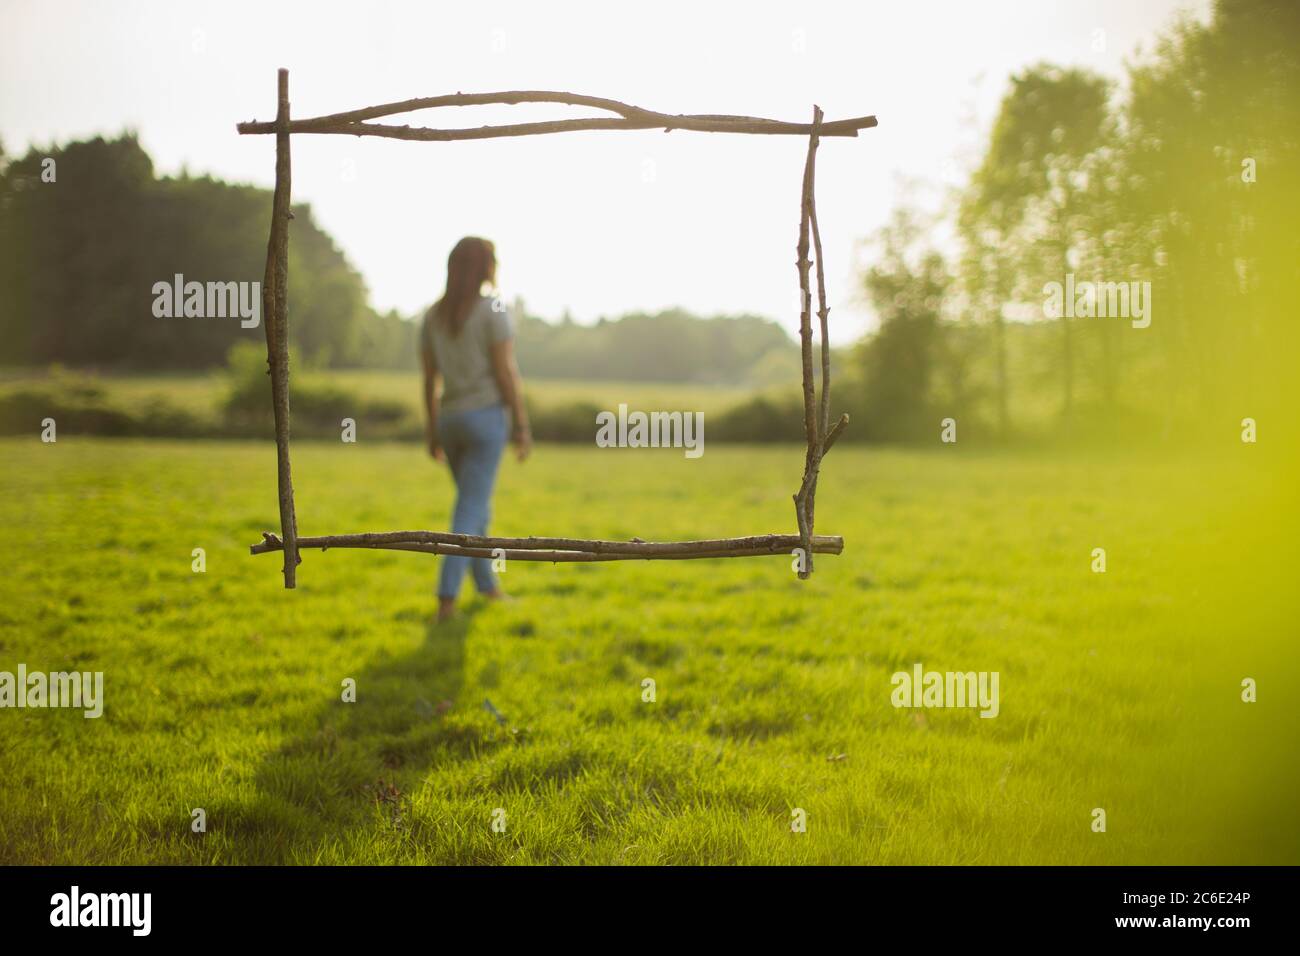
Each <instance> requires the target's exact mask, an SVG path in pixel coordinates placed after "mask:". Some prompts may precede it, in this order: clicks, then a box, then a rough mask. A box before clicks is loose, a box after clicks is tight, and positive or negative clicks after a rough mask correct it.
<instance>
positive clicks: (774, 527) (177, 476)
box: [0, 436, 1300, 864]
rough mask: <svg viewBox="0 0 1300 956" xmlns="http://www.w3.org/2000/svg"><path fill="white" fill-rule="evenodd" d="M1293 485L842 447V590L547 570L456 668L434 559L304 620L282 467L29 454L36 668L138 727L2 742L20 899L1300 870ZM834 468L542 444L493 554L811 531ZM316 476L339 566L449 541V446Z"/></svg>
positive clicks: (56, 723) (35, 448)
mask: <svg viewBox="0 0 1300 956" xmlns="http://www.w3.org/2000/svg"><path fill="white" fill-rule="evenodd" d="M1264 451H1265V449H1264V447H1263V446H1260V447H1258V448H1257V447H1251V446H1243V445H1241V444H1240V443H1235V442H1233V441H1228V442H1227V443H1226V444H1225V447H1224V449H1223V450H1222V451H1221V452H1220V453H1216V454H1215V455H1214V456H1213V457H1212V458H1211V457H1208V456H1207V458H1206V459H1205V460H1199V459H1198V460H1192V459H1189V458H1186V457H1183V456H1175V455H1172V454H1166V455H1162V456H1158V457H1157V456H1154V455H1151V456H1140V455H1139V456H1132V455H1130V456H1126V457H1124V458H1119V457H1116V458H1115V459H1111V460H1105V459H1097V458H1095V457H1092V458H1084V457H1082V456H1081V457H1079V458H1077V459H1069V458H1060V457H1047V456H1042V457H1038V456H1033V455H1020V456H1018V457H1012V456H1010V455H990V456H981V455H977V454H973V453H970V452H968V451H962V452H960V453H959V452H957V451H956V449H946V450H945V451H944V452H942V453H941V452H939V451H937V450H936V451H934V452H894V451H876V450H867V449H862V448H854V447H843V448H837V449H836V450H835V451H834V452H833V453H832V454H831V455H830V457H829V458H828V460H827V462H826V466H825V469H826V470H825V472H824V477H823V482H822V490H821V492H820V494H819V498H818V504H819V507H818V509H817V515H818V530H819V531H821V532H823V533H828V534H842V535H843V536H844V537H845V539H846V550H845V553H844V554H843V555H842V556H838V557H833V556H821V557H819V558H818V563H817V569H816V573H815V574H814V576H813V577H812V579H811V580H810V581H808V582H799V581H798V580H796V578H795V576H794V574H793V573H792V572H791V568H790V560H789V559H788V558H764V559H747V560H733V561H701V562H658V563H640V562H636V563H632V562H626V563H611V564H602V565H585V566H583V565H578V566H565V565H560V566H551V565H545V564H531V563H530V564H522V563H516V564H512V565H511V566H510V567H509V568H508V570H507V572H506V574H505V576H504V578H503V581H504V583H505V585H506V587H507V588H508V590H510V591H511V592H512V593H513V594H514V595H515V596H516V597H517V598H518V600H517V601H515V602H513V603H510V604H505V605H492V606H485V605H481V604H478V603H477V602H475V601H470V602H469V603H468V605H467V613H466V615H465V616H464V617H463V619H462V620H461V621H460V622H459V623H458V624H456V625H453V626H451V627H447V628H443V629H438V628H434V627H431V626H430V623H429V621H430V617H431V614H432V612H433V609H434V598H433V596H432V583H433V579H434V574H435V569H436V560H435V559H433V558H431V557H428V556H424V555H414V554H400V553H379V552H360V551H332V552H329V553H324V554H322V553H320V552H308V553H307V554H305V556H304V562H303V564H302V567H301V568H300V570H299V586H298V589H297V590H296V591H293V592H286V591H284V590H283V589H282V588H281V587H280V572H279V556H278V555H267V556H260V557H251V556H250V555H249V554H248V546H249V545H250V544H251V543H253V542H254V541H256V540H257V539H258V537H259V533H260V532H261V531H263V530H267V529H274V528H276V527H277V525H278V520H277V513H276V497H275V477H274V452H273V448H272V447H271V446H269V445H266V444H261V443H252V442H249V443H234V442H190V443H181V442H174V443H173V442H145V441H139V442H137V441H116V442H114V441H106V440H92V439H83V438H77V437H75V436H69V437H67V438H60V440H59V441H58V443H57V444H52V445H42V444H41V443H40V442H39V441H38V440H37V439H36V438H34V437H33V438H24V439H8V440H4V441H0V460H2V461H3V470H2V471H0V516H2V518H3V527H4V529H5V534H4V536H3V539H0V555H2V557H0V568H2V569H3V574H2V575H0V670H9V671H13V670H15V669H16V667H17V665H18V664H19V663H25V664H26V665H27V667H28V669H29V671H37V670H70V669H78V670H85V671H103V672H104V681H105V696H106V704H105V711H104V716H103V717H102V718H100V719H98V720H87V719H84V718H83V717H82V715H81V713H80V712H74V711H69V710H53V709H47V710H33V709H25V710H11V709H6V710H0V863H119V862H126V863H153V862H162V863H168V862H174V863H199V862H202V863H223V864H234V863H268V862H312V861H320V862H364V863H383V862H398V863H536V862H566V863H569V862H598V863H629V864H647V863H674V864H686V863H730V862H751V863H812V862H838V863H924V864H934V863H1029V862H1046V863H1106V862H1122V863H1133V862H1144V863H1192V862H1219V863H1228V862H1289V863H1296V862H1300V821H1298V819H1297V811H1296V784H1297V776H1300V774H1298V773H1297V767H1296V760H1295V745H1296V742H1297V741H1296V728H1297V724H1300V721H1297V720H1296V717H1297V711H1298V705H1297V700H1300V698H1297V696H1296V691H1297V689H1300V680H1297V675H1296V670H1295V652H1294V647H1295V636H1296V635H1295V622H1296V620H1297V614H1296V610H1297V607H1296V605H1297V596H1296V592H1297V589H1296V588H1295V587H1294V580H1293V579H1294V568H1295V567H1296V560H1295V559H1296V556H1297V555H1296V551H1297V546H1296V541H1297V540H1298V539H1297V537H1296V534H1295V532H1296V530H1297V529H1296V527H1295V525H1296V522H1295V508H1294V500H1293V499H1294V492H1293V490H1292V488H1291V486H1290V484H1289V481H1288V477H1289V474H1290V472H1289V470H1288V469H1284V468H1281V467H1280V466H1277V465H1276V463H1271V462H1270V461H1269V459H1267V458H1265V457H1264ZM800 468H801V452H800V451H799V450H797V449H794V448H780V447H767V448H744V447H736V446H732V447H725V448H717V449H714V450H711V451H709V452H708V453H707V454H706V455H705V456H704V457H703V458H701V459H699V460H697V461H688V460H686V459H685V458H684V457H683V456H682V455H681V453H680V452H672V451H662V452H659V451H655V452H649V451H646V452H638V451H627V450H621V451H620V450H598V449H594V448H576V447H563V448H557V447H545V446H544V447H541V448H540V449H538V451H537V452H536V455H535V457H534V459H533V460H531V461H529V462H528V463H526V464H524V465H522V466H521V465H518V464H516V463H514V462H513V461H511V462H508V463H507V464H506V465H505V466H504V467H503V473H502V479H501V486H500V491H499V494H498V501H497V513H496V516H495V519H494V525H493V530H494V532H496V533H500V534H532V533H536V534H571V535H575V536H590V537H623V538H628V537H632V536H634V535H639V536H641V537H644V538H677V537H697V536H699V537H704V536H715V535H717V536H725V535H732V534H745V533H759V532H767V531H789V530H792V524H793V521H792V510H793V509H792V506H791V503H790V494H791V493H792V492H793V491H794V489H795V486H796V484H797V481H798V477H799V471H800ZM294 469H295V484H296V486H297V490H298V513H299V524H300V529H301V531H302V533H304V534H315V533H339V532H344V531H361V530H383V529H397V528H410V527H428V528H440V527H444V526H445V525H446V521H447V515H448V512H449V508H450V491H449V479H448V477H447V476H446V475H445V474H444V472H443V471H441V470H439V469H437V468H435V467H434V466H433V464H432V463H431V462H430V461H429V460H428V459H427V458H424V457H422V456H421V455H420V454H419V452H418V450H417V449H416V448H414V447H413V446H409V445H408V446H401V445H369V446H367V445H365V444H364V443H363V444H360V445H342V444H311V443H300V444H299V445H298V446H296V451H295V458H294ZM199 547H201V548H204V549H205V550H206V566H207V569H206V572H205V573H194V572H193V571H192V570H191V561H192V558H191V551H192V549H194V548H199ZM1095 547H1104V548H1106V549H1107V571H1106V573H1104V574H1096V573H1093V572H1092V570H1091V568H1090V564H1091V561H1092V557H1091V552H1092V549H1093V548H1095ZM918 661H919V662H923V663H924V665H925V667H926V668H927V669H937V670H959V671H968V670H987V671H997V672H999V674H1000V677H1001V681H1000V689H1001V704H1000V713H999V714H998V716H997V717H995V718H992V719H981V718H980V717H979V716H978V714H977V713H976V712H975V711H973V710H964V709H948V710H938V709H929V710H913V709H909V708H895V707H893V706H892V704H891V699H890V696H891V689H892V688H891V684H890V676H891V674H893V673H894V672H895V671H899V670H910V668H911V667H912V665H913V664H914V663H916V662H918ZM1245 677H1253V678H1255V679H1257V680H1258V687H1259V701H1258V702H1257V703H1254V704H1247V703H1243V702H1242V701H1241V699H1240V693H1241V681H1242V679H1243V678H1245ZM347 678H352V679H354V680H355V681H356V686H357V700H356V702H355V703H345V702H343V701H342V700H341V687H342V682H343V681H344V680H345V679H347ZM645 678H651V679H653V680H654V681H655V682H656V691H657V693H656V700H655V701H654V702H652V703H650V702H643V700H642V681H643V679H645ZM485 700H490V701H491V704H492V706H493V708H494V709H495V710H496V712H498V713H499V714H500V715H501V716H502V721H503V722H501V721H498V719H497V718H496V717H495V716H494V714H493V713H492V712H490V711H489V710H488V708H487V707H486V706H485V705H484V701H485ZM194 808H203V809H204V810H205V811H206V818H207V832H205V833H195V832H192V830H191V811H192V810H193V809H194ZM498 808H499V809H501V810H504V812H505V820H506V827H505V832H503V833H498V832H494V830H493V828H492V822H493V813H494V811H495V810H497V809H498ZM796 808H798V809H802V810H804V811H805V812H806V815H807V832H804V833H795V832H792V831H791V819H792V811H793V810H795V809H796ZM1094 808H1103V809H1104V810H1105V811H1106V814H1107V826H1106V832H1104V833H1097V832H1093V830H1092V823H1093V810H1094Z"/></svg>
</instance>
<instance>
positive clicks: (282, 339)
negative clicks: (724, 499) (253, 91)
mask: <svg viewBox="0 0 1300 956" xmlns="http://www.w3.org/2000/svg"><path fill="white" fill-rule="evenodd" d="M517 103H559V104H564V105H567V106H584V107H591V108H595V109H601V110H605V111H607V112H609V113H613V114H614V115H613V116H612V117H599V118H591V119H569V120H556V121H551V122H543V123H515V124H509V125H505V126H479V127H475V128H466V129H432V128H428V127H410V126H390V125H386V124H376V123H371V122H368V120H373V119H378V118H380V117H384V116H392V115H395V114H398V113H408V112H412V111H415V110H423V109H431V108H434V107H439V106H478V105H484V104H517ZM875 125H876V118H875V117H874V116H862V117H858V118H856V119H847V120H835V121H832V122H826V121H824V119H823V115H822V111H821V109H820V108H818V107H817V106H813V118H812V122H811V123H786V122H780V121H778V120H770V119H763V118H761V117H755V116H731V115H720V114H669V113H658V112H655V111H653V110H647V109H644V108H642V107H639V106H633V105H631V104H629V103H622V102H620V101H618V100H611V99H606V98H604V97H598V96H584V95H581V94H577V93H562V92H553V91H547V90H514V91H507V92H500V93H455V94H452V95H448V96H430V97H422V98H419V99H413V100H404V101H402V102H400V103H386V104H381V105H379V106H370V107H366V108H365V109H359V110H349V111H347V112H344V113H332V114H330V115H328V116H316V117H312V118H309V119H291V118H290V114H289V71H288V70H285V69H281V70H280V71H279V74H278V77H277V84H276V113H275V120H274V122H270V123H259V122H256V121H250V122H247V123H239V124H238V125H237V126H236V129H237V130H238V131H239V133H240V134H243V135H248V134H274V136H275V192H274V195H273V198H272V204H271V229H270V236H269V238H268V240H267V244H266V272H265V276H264V281H263V284H262V312H263V316H264V320H265V321H264V323H263V324H264V326H265V329H266V358H267V365H268V367H269V371H270V376H271V401H272V405H273V408H274V412H275V445H276V466H277V483H278V491H279V501H280V534H279V535H278V536H277V535H275V534H272V533H270V532H263V534H262V541H261V542H260V543H258V544H255V545H253V546H252V547H251V548H250V549H249V550H250V551H251V553H253V554H266V553H268V552H272V551H281V552H283V554H284V572H283V573H284V586H285V587H286V588H293V587H295V586H296V585H297V568H298V565H299V564H301V563H302V557H301V555H300V551H301V549H303V548H320V549H321V550H322V551H324V550H328V549H329V548H382V549H387V550H394V551H417V552H421V553H425V554H444V555H462V556H464V557H473V558H507V559H512V560H522V561H551V562H586V561H637V560H640V561H651V560H688V559H698V558H740V557H758V556H762V555H773V554H794V555H796V556H797V557H798V558H799V564H798V574H799V577H800V578H801V579H806V578H808V577H809V576H810V575H811V574H812V570H813V564H812V556H813V554H814V553H818V554H840V553H841V552H842V551H843V550H844V539H843V538H840V537H837V536H832V535H817V534H814V533H813V527H814V511H815V502H816V496H817V480H818V477H819V476H820V474H821V463H822V460H823V459H824V458H825V456H826V453H827V452H829V451H830V449H831V446H832V445H834V444H835V442H836V440H837V439H838V438H839V437H840V435H841V434H843V432H844V429H845V427H847V425H848V422H849V416H848V415H840V417H839V419H838V420H837V421H836V422H835V424H834V425H833V426H832V425H831V423H830V383H831V359H830V343H829V341H828V339H827V319H828V316H829V314H830V308H829V307H828V306H827V305H826V273H825V270H824V268H823V265H822V242H821V233H820V231H819V229H818V225H817V204H816V199H815V195H814V194H815V181H816V163H817V147H818V145H819V144H820V141H821V139H822V137H825V136H835V137H839V136H854V137H856V136H857V135H858V131H859V130H863V129H870V128H871V127H873V126H875ZM596 129H632V130H638V129H662V130H664V132H671V131H672V130H675V129H683V130H694V131H698V132H709V133H750V134H758V135H795V136H807V137H808V154H807V158H806V159H805V161H804V171H803V185H802V189H801V193H800V216H799V241H798V245H797V252H798V258H797V260H796V263H795V265H796V267H797V269H798V271H799V290H800V298H801V307H800V313H799V346H800V356H801V363H802V374H803V406H804V435H805V438H806V439H807V450H806V452H805V454H804V470H803V480H802V481H801V482H800V485H799V490H798V491H797V492H796V493H795V495H794V509H795V521H796V524H797V525H798V529H799V533H798V534H797V535H788V534H786V535H782V534H765V535H754V536H750V537H743V538H715V539H711V540H703V541H642V540H641V539H639V538H634V539H633V540H632V541H593V540H587V539H580V538H537V537H530V538H494V537H483V536H478V535H465V534H456V533H452V532H438V531H387V532H368V533H362V534H340V535H321V536H317V537H302V538H300V537H299V536H298V521H297V516H296V514H295V512H294V501H293V477H292V474H291V469H290V462H289V311H288V277H289V220H291V219H292V218H293V213H292V211H291V208H290V207H291V202H290V195H291V183H292V177H291V168H290V154H289V139H290V137H291V136H292V135H293V134H295V133H317V134H325V135H329V134H341V135H348V136H381V137H387V138H390V139H406V140H415V141H424V142H451V141H456V140H470V139H494V138H499V137H511V136H532V135H537V134H542V133H563V132H573V131H578V130H596ZM810 239H811V245H812V250H813V255H814V259H813V260H811V261H810V260H809V255H808V254H809V240H810ZM813 262H815V263H816V270H817V271H816V276H817V323H818V331H819V333H820V342H821V355H820V365H821V391H820V394H819V393H818V390H817V384H816V374H815V372H814V367H813V322H812V316H813V312H812V289H811V284H810V281H809V271H810V270H811V268H812V265H813Z"/></svg>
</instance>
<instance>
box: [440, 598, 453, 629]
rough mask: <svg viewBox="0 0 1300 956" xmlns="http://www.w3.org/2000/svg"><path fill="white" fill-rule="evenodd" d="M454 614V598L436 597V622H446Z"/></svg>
mask: <svg viewBox="0 0 1300 956" xmlns="http://www.w3.org/2000/svg"><path fill="white" fill-rule="evenodd" d="M455 616H456V601H455V599H454V598H438V623H439V624H446V623H447V622H448V621H450V620H451V619H452V618H453V617H455Z"/></svg>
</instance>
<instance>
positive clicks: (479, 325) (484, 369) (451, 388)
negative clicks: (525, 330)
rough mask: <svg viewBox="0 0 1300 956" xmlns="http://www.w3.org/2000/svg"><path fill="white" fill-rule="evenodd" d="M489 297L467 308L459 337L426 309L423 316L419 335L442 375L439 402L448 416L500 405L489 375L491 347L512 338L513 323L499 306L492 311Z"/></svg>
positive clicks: (502, 307) (499, 398) (497, 390)
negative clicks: (467, 313)
mask: <svg viewBox="0 0 1300 956" xmlns="http://www.w3.org/2000/svg"><path fill="white" fill-rule="evenodd" d="M493 301H495V300H494V299H493V298H492V297H491V296H486V295H484V296H480V297H479V300H478V302H476V303H474V305H472V306H470V310H469V316H468V317H467V318H466V319H465V325H464V326H463V327H462V328H461V330H460V334H459V335H457V336H453V335H452V334H451V331H450V330H449V329H447V328H446V327H445V326H444V325H443V323H442V322H439V321H437V319H435V317H434V314H433V309H432V308H430V309H429V310H428V311H427V312H425V313H424V325H423V328H422V329H421V334H422V335H423V336H424V341H425V342H427V343H428V345H429V347H430V348H431V349H432V350H433V360H434V363H435V364H436V365H437V368H438V371H439V372H441V373H442V382H443V389H442V400H441V402H440V403H439V404H440V405H441V407H442V408H443V409H445V410H446V411H449V412H464V411H472V410H473V409H476V408H485V407H487V406H488V405H499V404H501V392H500V390H499V389H498V388H497V383H496V379H495V378H494V377H493V375H492V353H491V347H492V345H493V343H496V342H504V341H506V340H507V339H509V338H512V337H513V336H514V334H515V329H514V319H513V318H512V317H511V315H510V312H509V308H508V306H506V304H505V303H504V302H501V303H499V304H498V305H497V307H496V308H495V309H494V308H493V307H492V303H493Z"/></svg>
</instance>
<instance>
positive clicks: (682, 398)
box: [0, 366, 799, 421]
mask: <svg viewBox="0 0 1300 956" xmlns="http://www.w3.org/2000/svg"><path fill="white" fill-rule="evenodd" d="M60 376H61V377H60ZM60 376H56V375H54V374H52V373H51V371H49V370H46V369H25V368H7V367H3V366H0V396H3V395H4V394H5V393H7V392H9V391H13V390H15V389H18V388H30V387H40V386H45V385H50V384H52V383H54V382H55V381H56V380H62V378H67V379H71V380H75V381H77V382H80V383H85V384H91V385H95V386H98V387H99V388H102V389H103V390H104V393H105V395H106V397H107V398H108V399H109V400H111V401H112V402H114V403H116V404H120V405H121V406H122V407H124V408H127V409H132V410H138V409H141V408H144V407H147V406H148V405H150V404H151V403H154V402H160V401H161V402H165V403H166V404H167V405H169V406H173V407H176V408H179V409H183V410H184V411H187V412H189V413H191V414H193V415H195V416H197V417H199V418H200V419H202V420H205V421H209V420H215V419H216V418H217V417H218V412H219V409H220V406H221V403H222V402H223V401H224V400H225V398H226V395H227V393H228V392H229V389H230V378H229V376H228V375H227V374H226V372H224V371H222V370H217V371H212V372H180V373H175V374H166V373H151V374H150V373H122V374H113V373H103V374H93V373H88V372H84V371H76V372H62V373H60ZM294 378H295V380H296V381H301V382H302V383H304V384H306V385H325V384H328V385H332V386H335V387H338V388H343V389H346V390H347V391H348V392H350V393H352V394H354V395H357V396H359V397H362V398H365V399H369V400H375V399H382V400H387V401H393V402H397V403H400V404H402V405H405V406H406V407H407V409H408V410H409V413H410V415H411V416H412V417H413V418H414V419H417V420H419V419H420V417H421V415H422V412H421V410H420V394H421V393H420V373H419V372H417V371H400V370H396V369H331V370H329V371H322V370H318V369H299V370H295V371H294ZM525 388H526V391H527V393H528V398H529V401H530V402H532V403H533V406H534V407H535V408H540V409H553V408H559V407H563V406H567V405H575V404H592V405H596V406H597V407H599V408H608V409H612V410H613V409H617V408H618V404H619V403H620V402H625V403H627V405H628V407H629V408H633V409H638V408H639V409H646V410H649V409H677V410H686V409H690V410H691V411H702V412H704V413H705V414H706V415H710V416H713V415H719V414H722V413H723V412H725V411H728V410H729V409H731V408H734V407H735V406H737V405H739V404H741V403H742V402H744V401H745V400H747V399H749V398H751V397H753V396H754V395H758V394H766V395H786V396H788V395H789V394H791V393H793V394H796V395H797V394H798V389H799V383H798V381H797V380H796V381H794V382H792V383H790V385H789V386H787V387H785V388H780V387H776V388H757V389H756V388H749V387H746V386H740V385H691V384H684V383H681V382H667V383H663V382H606V381H600V380H583V381H570V380H567V379H537V378H530V379H528V381H527V382H526V385H525Z"/></svg>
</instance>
